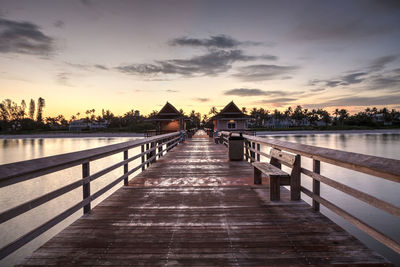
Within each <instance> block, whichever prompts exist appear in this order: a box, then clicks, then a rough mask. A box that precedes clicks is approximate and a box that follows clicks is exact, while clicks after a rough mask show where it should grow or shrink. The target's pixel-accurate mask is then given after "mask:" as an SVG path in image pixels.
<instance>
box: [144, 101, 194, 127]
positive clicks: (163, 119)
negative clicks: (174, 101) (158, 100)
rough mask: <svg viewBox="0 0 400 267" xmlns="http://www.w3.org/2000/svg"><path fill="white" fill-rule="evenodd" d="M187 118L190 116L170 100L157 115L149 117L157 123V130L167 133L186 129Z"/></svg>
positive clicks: (149, 119)
mask: <svg viewBox="0 0 400 267" xmlns="http://www.w3.org/2000/svg"><path fill="white" fill-rule="evenodd" d="M186 120H188V118H187V117H186V116H184V115H183V114H181V113H180V112H179V111H178V110H177V109H176V108H175V107H174V106H173V105H171V104H170V103H169V102H167V103H166V104H165V105H164V107H163V108H162V109H161V110H160V111H159V112H158V114H157V115H154V116H151V117H150V118H148V119H147V121H151V122H154V123H156V131H158V132H165V133H167V132H176V131H180V130H186Z"/></svg>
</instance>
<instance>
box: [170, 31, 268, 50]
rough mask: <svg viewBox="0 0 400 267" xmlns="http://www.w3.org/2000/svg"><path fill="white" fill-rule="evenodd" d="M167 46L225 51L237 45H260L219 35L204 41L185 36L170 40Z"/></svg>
mask: <svg viewBox="0 0 400 267" xmlns="http://www.w3.org/2000/svg"><path fill="white" fill-rule="evenodd" d="M169 44H170V45H172V46H191V47H206V48H222V49H225V48H235V47H237V46H239V45H260V44H262V43H259V42H253V41H245V42H240V41H238V40H235V39H233V38H232V37H230V36H228V35H225V34H220V35H214V36H210V37H209V38H205V39H199V38H189V37H187V36H183V37H180V38H175V39H172V40H171V41H169Z"/></svg>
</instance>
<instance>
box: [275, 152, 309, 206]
mask: <svg viewBox="0 0 400 267" xmlns="http://www.w3.org/2000/svg"><path fill="white" fill-rule="evenodd" d="M270 156H271V161H270V164H271V165H274V166H275V167H278V168H279V169H281V167H282V166H281V164H284V165H286V166H288V167H289V168H292V171H291V172H290V199H291V200H299V199H300V188H301V185H300V177H301V162H300V155H294V154H290V153H287V152H283V151H280V150H279V149H276V148H271V151H270Z"/></svg>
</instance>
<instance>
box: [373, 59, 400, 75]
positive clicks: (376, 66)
mask: <svg viewBox="0 0 400 267" xmlns="http://www.w3.org/2000/svg"><path fill="white" fill-rule="evenodd" d="M397 58H398V56H394V55H389V56H383V57H379V58H377V59H375V60H374V61H372V63H371V64H370V66H369V67H368V69H370V70H371V71H374V72H375V71H380V70H382V69H384V68H385V66H386V65H387V64H388V63H391V62H393V61H395V60H396V59H397Z"/></svg>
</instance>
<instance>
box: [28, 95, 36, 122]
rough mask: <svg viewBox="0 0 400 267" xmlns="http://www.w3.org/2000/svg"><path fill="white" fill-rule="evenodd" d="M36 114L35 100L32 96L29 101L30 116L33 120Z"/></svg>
mask: <svg viewBox="0 0 400 267" xmlns="http://www.w3.org/2000/svg"><path fill="white" fill-rule="evenodd" d="M34 115H35V100H33V99H32V98H31V102H30V103H29V118H31V120H33V116H34Z"/></svg>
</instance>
